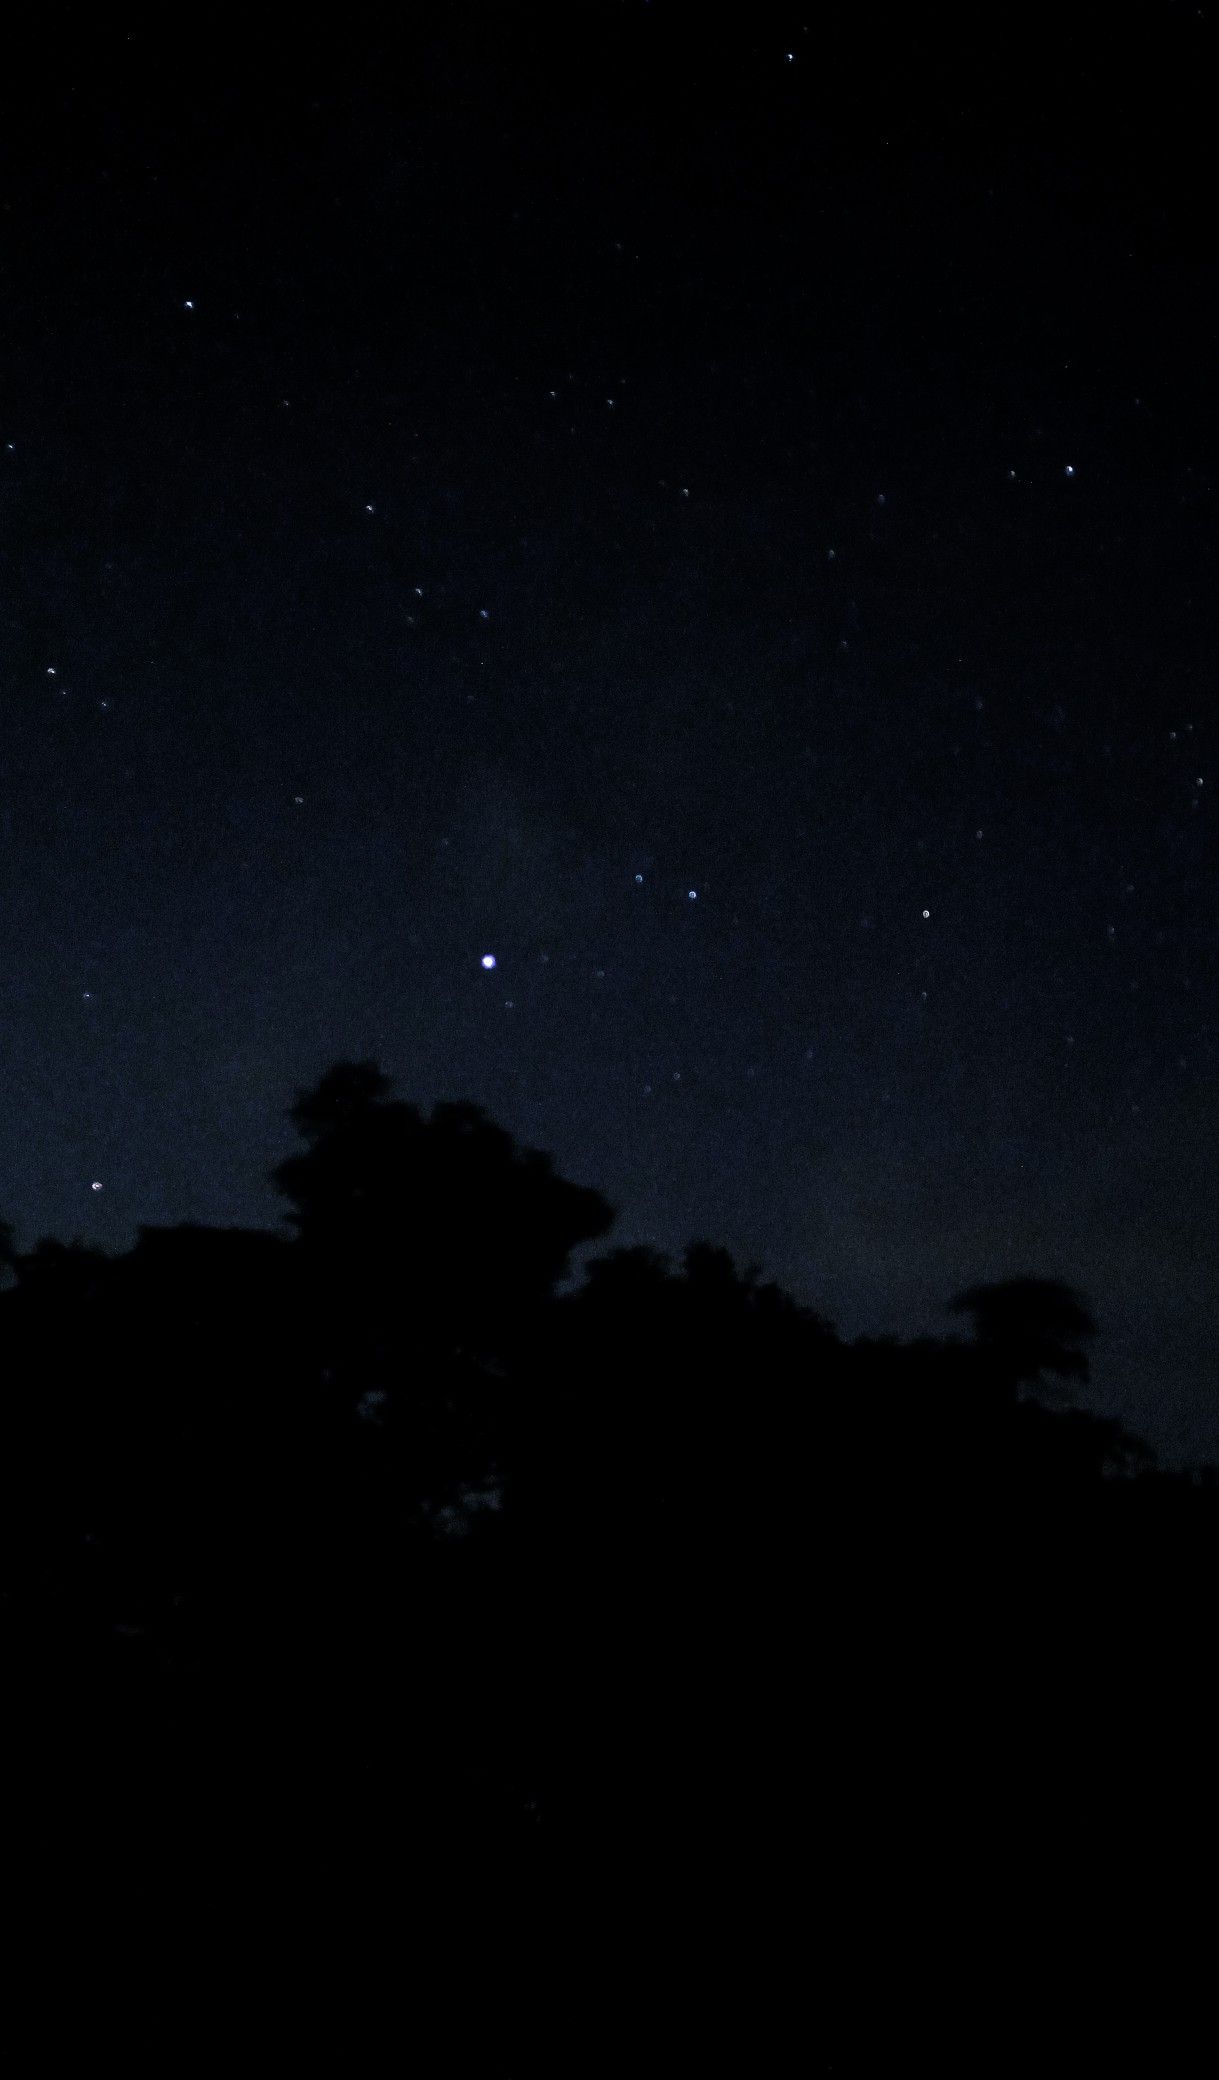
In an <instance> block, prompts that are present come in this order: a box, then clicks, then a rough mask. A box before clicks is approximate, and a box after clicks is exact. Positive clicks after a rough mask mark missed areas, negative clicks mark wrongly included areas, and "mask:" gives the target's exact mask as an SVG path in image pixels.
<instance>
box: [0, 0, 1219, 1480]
mask: <svg viewBox="0 0 1219 2080" xmlns="http://www.w3.org/2000/svg"><path fill="white" fill-rule="evenodd" d="M716 12H717V11H716V10H713V9H711V8H709V7H706V6H700V7H697V8H693V7H681V6H676V5H666V4H664V0H652V4H651V5H648V4H646V0H621V4H615V5H597V4H592V5H584V6H579V7H575V8H567V9H564V10H563V11H562V12H558V11H556V10H552V9H549V8H543V7H529V6H522V7H519V8H514V7H498V8H494V9H492V8H477V7H471V6H467V5H462V4H460V0H457V4H453V5H451V6H448V7H445V8H439V9H435V10H430V9H427V10H425V9H419V10H405V11H404V13H405V17H406V19H407V22H408V25H409V26H408V27H407V28H406V29H405V30H403V31H402V32H401V34H399V33H398V32H397V31H396V30H390V29H388V28H386V27H385V25H384V23H385V21H386V20H388V19H389V16H390V11H389V10H385V11H384V19H383V20H382V23H381V25H380V26H377V25H376V24H375V23H374V25H373V26H371V27H370V26H369V25H368V22H367V20H365V21H364V22H363V23H361V21H360V20H359V19H358V18H354V19H353V25H352V26H345V21H344V17H343V15H342V13H341V12H340V14H339V15H337V16H332V17H328V27H327V30H326V32H325V34H323V33H322V32H321V31H318V32H317V33H316V37H315V40H312V41H311V40H310V38H309V35H308V34H307V33H305V32H302V31H301V30H300V29H299V28H297V27H293V28H292V29H291V31H290V33H286V32H284V31H283V30H282V29H281V30H279V31H277V32H274V33H272V32H271V31H270V30H268V31H267V32H266V33H265V36H263V37H262V38H261V40H259V39H258V38H257V37H256V40H254V41H253V42H252V41H251V32H250V29H249V27H248V25H247V23H246V22H244V21H243V20H242V19H241V18H239V17H233V18H232V19H230V20H225V19H223V18H217V19H215V20H214V21H213V20H210V19H209V24H208V26H206V27H203V26H200V27H199V29H198V30H197V32H195V34H194V35H193V36H189V37H184V36H183V32H182V31H181V29H180V28H175V27H174V26H173V25H172V23H171V24H170V25H169V26H164V27H140V26H139V25H136V26H135V27H134V28H133V27H132V25H131V24H129V23H128V22H126V21H120V20H115V21H113V22H106V23H103V22H97V21H93V22H91V23H89V24H88V25H86V26H85V27H83V28H82V26H81V24H80V22H79V21H76V20H74V19H72V18H71V17H70V16H69V15H68V14H67V13H66V12H65V13H63V14H59V13H57V12H56V11H55V10H50V11H47V12H46V13H45V14H44V16H43V18H42V25H41V28H40V31H39V36H38V41H37V45H36V46H35V45H33V44H27V45H26V46H24V47H22V48H20V49H13V48H10V49H9V50H8V51H7V52H6V54H5V62H4V66H3V84H2V86H0V723H2V734H0V864H2V872H0V1213H3V1214H4V1216H5V1217H7V1218H8V1219H9V1220H11V1221H12V1222H13V1223H14V1225H15V1226H16V1228H17V1233H18V1240H19V1242H20V1243H21V1244H22V1245H23V1246H24V1247H29V1246H30V1245H31V1244H32V1242H33V1241H34V1239H35V1238H36V1237H37V1236H38V1235H40V1234H43V1233H51V1234H55V1235H58V1236H60V1237H62V1238H64V1239H68V1238H70V1237H72V1236H74V1235H79V1236H81V1237H84V1238H86V1239H89V1240H93V1241H97V1242H99V1243H101V1244H103V1245H105V1246H106V1247H111V1248H125V1247H127V1246H128V1245H129V1243H130V1242H131V1240H132V1238H133V1235H134V1231H135V1228H136V1226H137V1224H139V1223H148V1222H171V1221H179V1220H192V1221H206V1222H215V1223H221V1224H230V1223H247V1222H257V1223H267V1224H270V1223H274V1222H275V1221H277V1220H278V1218H279V1211H280V1209H279V1202H278V1201H277V1200H276V1198H275V1196H274V1194H273V1192H272V1189H271V1187H270V1185H269V1184H267V1183H266V1182H265V1173H266V1171H267V1169H268V1168H269V1166H270V1165H271V1164H272V1163H273V1162H274V1161H276V1160H277V1159H278V1158H279V1157H280V1156H282V1155H283V1154H284V1153H286V1152H287V1151H288V1150H289V1149H290V1148H291V1147H292V1146H293V1145H294V1136H293V1134H292V1130H291V1128H290V1127H289V1125H288V1123H287V1121H286V1119H285V1117H284V1115H285V1111H286V1108H287V1106H288V1105H289V1103H290V1102H291V1099H292V1096H293V1093H294V1091H295V1090H296V1089H297V1088H299V1087H301V1086H304V1085H308V1084H310V1083H312V1082H314V1081H316V1079H317V1077H318V1076H319V1075H320V1073H321V1072H322V1071H323V1070H324V1069H325V1068H326V1067H327V1066H328V1065H329V1064H330V1063H331V1062H333V1061H335V1060H336V1059H339V1058H362V1057H367V1056H373V1057H375V1058H376V1059H377V1060H378V1061H379V1062H380V1064H381V1066H382V1068H383V1069H384V1070H385V1071H386V1073H387V1074H389V1075H390V1076H391V1077H392V1078H393V1079H394V1082H395V1086H396V1089H397V1092H398V1094H399V1095H400V1096H402V1097H404V1098H408V1099H411V1100H413V1101H414V1102H417V1103H419V1104H421V1105H424V1106H429V1105H431V1104H432V1103H433V1102H434V1101H435V1100H436V1099H438V1098H443V1097H460V1098H471V1099H474V1100H476V1101H478V1102H480V1103H482V1104H484V1105H485V1106H486V1107H487V1108H488V1109H489V1111H490V1112H491V1113H492V1114H493V1116H494V1117H496V1118H497V1119H498V1120H499V1121H500V1122H501V1123H502V1124H503V1125H504V1126H506V1127H507V1128H509V1129H510V1131H511V1132H512V1133H513V1134H514V1135H516V1136H517V1137H518V1138H519V1139H521V1140H523V1141H525V1142H527V1143H530V1144H534V1145H538V1146H541V1147H544V1148H547V1149H549V1150H551V1151H552V1152H553V1154H554V1156H555V1159H556V1162H557V1163H558V1165H559V1166H560V1168H561V1169H562V1170H563V1171H564V1172H565V1173H566V1174H567V1175H569V1176H571V1177H573V1178H575V1179H576V1180H578V1181H580V1182H583V1183H589V1184H594V1185H596V1186H598V1187H600V1188H601V1189H602V1190H604V1191H605V1192H606V1194H607V1195H608V1196H609V1198H610V1199H611V1201H612V1202H613V1203H614V1204H615V1205H616V1206H617V1207H618V1208H619V1210H620V1221H619V1224H618V1227H617V1229H616V1231H615V1235H614V1238H613V1239H614V1240H616V1241H619V1242H623V1243H625V1242H629V1241H637V1240H648V1241H651V1242H653V1243H655V1244H657V1245H658V1246H660V1247H662V1248H667V1249H670V1250H675V1251H676V1250H679V1249H680V1248H681V1247H682V1246H683V1245H684V1243H685V1242H686V1241H687V1240H689V1239H690V1238H691V1237H693V1236H696V1235H707V1236H709V1237H711V1238H712V1239H713V1240H716V1241H721V1242H723V1243H725V1244H727V1245H728V1246H729V1247H730V1248H732V1249H733V1251H734V1252H735V1253H737V1254H738V1255H739V1256H740V1257H741V1259H742V1260H744V1261H745V1262H756V1263H759V1264H760V1265H762V1266H763V1267H764V1269H765V1270H766V1272H767V1273H768V1274H769V1275H771V1276H773V1277H776V1278H778V1279H779V1280H780V1281H781V1282H782V1283H784V1284H786V1285H787V1286H789V1287H790V1288H791V1289H792V1290H793V1291H794V1292H795V1293H797V1294H798V1295H799V1296H800V1297H801V1298H804V1299H807V1300H810V1301H811V1302H813V1303H814V1304H815V1305H816V1306H818V1307H819V1308H821V1309H822V1310H823V1311H824V1312H825V1313H826V1314H828V1315H829V1316H830V1317H831V1319H833V1320H835V1321H836V1322H837V1323H838V1325H839V1326H840V1328H842V1330H843V1331H844V1332H845V1333H848V1334H855V1333H859V1332H862V1331H865V1330H866V1331H886V1330H887V1331H893V1332H896V1333H902V1334H906V1333H914V1332H918V1331H925V1330H929V1329H934V1328H939V1329H941V1330H943V1329H944V1328H946V1327H947V1326H949V1322H948V1318H947V1317H946V1316H944V1315H943V1313H942V1308H943V1303H944V1302H946V1301H947V1300H948V1299H949V1298H950V1297H951V1295H952V1294H953V1293H954V1292H955V1291H957V1290H958V1289H959V1288H960V1287H961V1286H963V1285H965V1284H969V1283H973V1282H975V1281H978V1280H982V1279H994V1278H1002V1277H1005V1276H1009V1275H1014V1274H1018V1273H1022V1272H1029V1273H1033V1274H1036V1275H1039V1276H1047V1277H1060V1278H1066V1279H1069V1280H1071V1281H1072V1282H1074V1283H1076V1284H1077V1285H1079V1286H1080V1287H1082V1288H1083V1290H1084V1291H1085V1292H1086V1293H1087V1294H1088V1295H1089V1296H1090V1298H1091V1300H1092V1302H1093V1304H1094V1307H1095V1311H1096V1313H1097V1316H1098V1318H1099V1320H1100V1323H1101V1328H1102V1332H1103V1333H1102V1337H1101V1339H1100V1341H1099V1343H1098V1346H1097V1351H1096V1359H1095V1378H1094V1382H1093V1387H1092V1390H1091V1392H1092V1395H1093V1398H1094V1401H1095V1403H1096V1404H1097V1405H1100V1406H1103V1407H1105V1408H1106V1409H1111V1410H1113V1411H1115V1412H1118V1413H1120V1414H1122V1415H1124V1416H1125V1417H1126V1418H1127V1419H1128V1420H1129V1421H1131V1422H1133V1423H1134V1424H1135V1426H1136V1427H1138V1428H1141V1429H1143V1430H1144V1431H1145V1432H1146V1433H1147V1434H1149V1435H1150V1436H1151V1437H1152V1438H1153V1439H1154V1441H1156V1442H1157V1443H1158V1444H1160V1445H1161V1446H1162V1447H1163V1448H1164V1450H1165V1452H1166V1454H1167V1455H1168V1456H1169V1457H1172V1456H1174V1455H1180V1454H1188V1455H1191V1456H1199V1455H1209V1456H1216V1457H1219V1381H1217V1379H1216V1362H1215V1351H1216V1347H1217V1345H1219V1287H1217V1286H1216V1282H1215V1280H1214V1275H1213V1271H1212V1263H1213V1257H1214V1243H1215V1229H1216V1203H1217V1202H1216V1187H1215V1179H1216V1175H1217V1173H1219V1163H1217V1158H1219V1084H1217V1082H1216V946H1217V943H1219V929H1217V927H1219V882H1217V878H1216V867H1217V855H1216V844H1215V813H1214V812H1215V808H1216V799H1215V798H1219V756H1217V755H1216V731H1217V723H1219V717H1217V714H1216V703H1215V688H1216V667H1217V665H1219V657H1217V654H1216V652H1217V643H1216V617H1215V601H1216V588H1215V568H1216V561H1215V559H1216V550H1217V548H1219V524H1217V516H1216V496H1215V491H1216V445H1217V431H1219V427H1217V420H1216V412H1215V400H1214V386H1215V373H1216V369H1217V368H1219V343H1217V339H1216V333H1217V330H1219V327H1217V324H1216V315H1217V308H1219V306H1217V299H1216V276H1215V233H1214V221H1213V218H1212V217H1210V216H1208V215H1206V214H1205V213H1204V205H1203V201H1202V197H1203V194H1204V192H1205V190H1206V189H1207V188H1208V187H1209V186H1210V184H1211V181H1212V178H1213V174H1214V168H1213V166H1212V165H1211V163H1210V162H1211V160H1212V158H1213V156H1214V153H1213V142H1212V140H1213V134H1214V124H1213V107H1212V101H1213V90H1214V81H1215V78H1216V36H1215V30H1214V24H1213V21H1212V17H1211V10H1210V8H1209V7H1205V8H1198V7H1195V6H1192V5H1190V6H1177V5H1173V4H1171V0H1155V4H1154V5H1143V6H1139V5H1135V6H1133V7H1129V8H1127V9H1125V10H1123V11H1122V15H1121V22H1122V26H1121V27H1118V26H1117V25H1116V17H1111V16H1109V15H1107V14H1106V13H1105V11H1104V10H1098V9H1097V8H1096V7H1094V6H1088V7H1086V8H1085V7H1072V6H1070V5H1067V6H1060V7H1058V8H1055V9H1053V10H1049V9H1045V10H1039V9H1038V8H1036V7H1033V8H1023V9H1021V10H1019V11H1016V10H1012V9H1005V8H1003V7H992V8H987V9H982V10H978V11H977V13H976V15H975V17H974V27H973V28H972V30H971V31H970V34H969V37H968V38H967V39H966V40H965V41H962V34H961V23H960V18H959V17H958V16H957V13H956V11H955V10H951V11H950V10H942V11H937V10H931V11H930V13H931V15H932V16H933V17H934V16H936V15H937V14H939V15H940V16H941V22H940V26H939V27H938V28H937V26H936V24H935V22H934V20H933V22H932V24H931V26H930V28H928V26H927V23H926V21H925V20H923V19H920V20H918V21H914V20H912V19H911V18H912V17H913V16H915V15H918V16H919V17H920V18H921V17H923V16H924V15H925V14H926V12H927V11H925V10H913V9H902V10H897V9H894V10H882V9H879V8H876V7H868V6H861V7H858V8H856V9H854V10H852V11H851V15H850V23H849V25H848V26H843V25H840V24H837V23H832V24H828V25H827V23H825V22H824V21H823V20H822V19H821V16H822V14H823V12H826V11H823V10H819V9H813V8H811V7H805V8H804V9H803V10H802V9H800V8H794V9H792V8H788V9H782V8H773V7H769V6H766V5H761V6H755V7H751V8H749V9H745V10H741V11H740V12H739V13H737V11H735V10H734V11H730V12H725V14H724V15H722V16H719V17H718V21H719V26H716V27H713V26H710V24H711V19H712V16H713V15H714V14H716ZM166 19H167V20H168V18H166ZM489 962H493V965H489V964H488V963H489Z"/></svg>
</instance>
